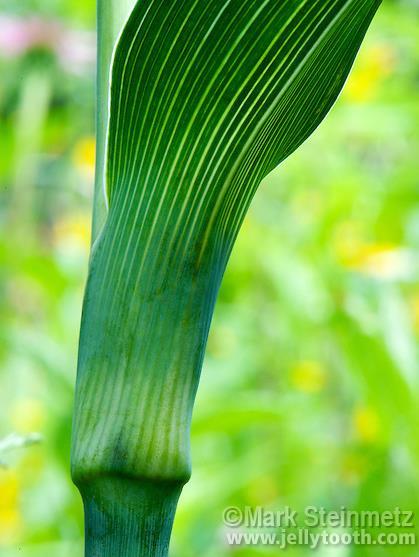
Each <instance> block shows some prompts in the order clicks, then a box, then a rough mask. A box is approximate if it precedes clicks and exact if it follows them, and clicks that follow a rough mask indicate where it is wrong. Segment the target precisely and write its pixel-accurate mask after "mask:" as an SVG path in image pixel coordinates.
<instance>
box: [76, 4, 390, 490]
mask: <svg viewBox="0 0 419 557" xmlns="http://www.w3.org/2000/svg"><path fill="white" fill-rule="evenodd" d="M379 3H380V2H379V0H207V1H206V2H202V1H200V0H176V1H175V0H173V1H171V2H168V1H167V0H143V1H140V2H137V4H136V5H135V7H134V9H133V11H132V13H131V15H130V17H129V19H128V21H127V23H126V25H125V27H124V29H123V31H122V33H121V35H120V38H119V41H118V44H117V46H116V49H115V52H114V59H113V66H112V73H111V76H112V77H111V89H110V113H109V124H108V133H107V156H106V162H105V164H106V166H105V167H104V169H105V171H106V198H107V204H108V213H107V216H106V221H105V224H104V225H103V228H102V229H101V231H100V233H99V235H98V237H97V239H96V241H95V244H94V246H93V250H92V255H91V261H90V269H89V278H88V284H87V289H86V295H85V302H84V310H83V319H82V329H81V339H80V354H79V368H78V380H77V394H76V410H75V421H74V436H73V440H74V443H73V475H74V477H75V480H76V481H79V482H82V481H83V480H84V479H86V478H88V477H91V476H95V475H103V474H113V475H115V474H116V475H118V474H119V475H129V476H141V477H147V478H167V479H170V480H176V479H178V480H179V481H184V480H186V479H187V477H188V476H189V473H190V463H189V429H190V419H191V413H192V406H193V401H194V397H195V392H196V389H197V386H198V381H199V375H200V371H201V366H202V360H203V356H204V350H205V345H206V341H207V335H208V330H209V327H210V322H211V317H212V313H213V308H214V304H215V301H216V296H217V292H218V289H219V286H220V283H221V280H222V276H223V273H224V270H225V267H226V264H227V261H228V258H229V255H230V253H231V250H232V246H233V244H234V241H235V238H236V236H237V234H238V231H239V229H240V225H241V223H242V221H243V218H244V216H245V214H246V211H247V209H248V207H249V204H250V202H251V200H252V197H253V195H254V194H255V192H256V189H257V187H258V185H259V184H260V182H261V180H262V179H263V178H264V177H265V176H266V175H267V174H268V173H269V172H270V171H271V170H272V169H273V168H275V167H276V166H277V165H278V164H279V163H280V162H281V161H283V160H284V159H285V158H286V157H288V156H289V155H290V154H291V153H292V152H293V151H294V150H295V149H296V148H297V147H298V146H299V145H300V144H301V143H302V142H303V141H304V140H305V139H306V138H307V137H308V136H309V135H310V134H311V133H312V132H313V130H314V129H315V128H316V127H317V126H318V124H319V123H320V122H321V121H322V119H323V118H324V117H325V115H326V114H327V112H328V111H329V109H330V108H331V106H332V104H333V103H334V102H335V100H336V98H337V96H338V94H339V92H340V90H341V88H342V86H343V84H344V82H345V79H346V77H347V75H348V73H349V71H350V68H351V66H352V64H353V61H354V58H355V55H356V53H357V51H358V48H359V46H360V44H361V41H362V39H363V37H364V34H365V32H366V30H367V28H368V26H369V24H370V21H371V19H372V17H373V15H374V13H375V11H376V9H377V8H378V5H379ZM321 155H322V154H321V153H319V156H321Z"/></svg>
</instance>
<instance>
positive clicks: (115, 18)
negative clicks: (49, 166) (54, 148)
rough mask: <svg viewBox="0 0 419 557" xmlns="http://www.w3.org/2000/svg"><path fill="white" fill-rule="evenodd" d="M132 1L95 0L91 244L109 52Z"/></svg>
mask: <svg viewBox="0 0 419 557" xmlns="http://www.w3.org/2000/svg"><path fill="white" fill-rule="evenodd" d="M134 4H135V0H97V72H96V103H97V106H96V172H95V189H94V198H93V218H92V223H93V224H92V243H93V242H94V241H95V239H96V238H97V236H98V234H99V232H100V230H101V229H102V227H103V225H104V223H105V221H106V215H107V212H108V210H107V207H106V201H105V195H104V191H105V157H106V133H107V129H108V119H109V78H110V72H111V61H112V53H113V51H114V48H115V44H116V41H117V38H118V36H119V34H120V33H121V31H122V28H123V26H124V23H125V22H126V20H127V18H128V15H129V13H130V11H131V9H132V7H133V5H134Z"/></svg>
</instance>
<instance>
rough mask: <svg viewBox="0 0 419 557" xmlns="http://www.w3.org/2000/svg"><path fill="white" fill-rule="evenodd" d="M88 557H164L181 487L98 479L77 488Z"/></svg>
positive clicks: (133, 480) (118, 479) (127, 480)
mask: <svg viewBox="0 0 419 557" xmlns="http://www.w3.org/2000/svg"><path fill="white" fill-rule="evenodd" d="M80 491H81V492H82V494H83V500H84V509H85V517H86V526H85V530H86V555H87V556H89V557H120V556H121V557H122V556H123V557H165V556H166V555H167V551H168V547H169V541H170V534H171V530H172V524H173V519H174V515H175V510H176V505H177V501H178V498H179V495H180V491H181V486H180V485H178V484H176V483H170V482H153V481H144V482H138V481H137V480H135V479H130V478H117V477H107V478H105V477H104V478H98V479H96V480H95V481H93V482H89V483H88V484H86V485H84V486H81V488H80Z"/></svg>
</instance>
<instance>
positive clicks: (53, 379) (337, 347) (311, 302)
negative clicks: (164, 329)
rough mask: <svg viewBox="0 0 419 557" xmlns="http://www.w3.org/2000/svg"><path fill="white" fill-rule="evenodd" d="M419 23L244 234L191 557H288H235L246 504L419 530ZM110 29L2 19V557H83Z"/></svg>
mask: <svg viewBox="0 0 419 557" xmlns="http://www.w3.org/2000/svg"><path fill="white" fill-rule="evenodd" d="M418 15H419V3H418V2H417V1H416V0H410V1H408V0H405V1H391V0H385V2H384V5H383V6H382V8H381V10H380V13H379V14H378V16H377V18H376V20H375V22H374V24H373V26H372V28H371V31H370V33H369V34H368V37H367V40H366V42H365V44H364V46H363V49H362V51H361V54H360V56H359V58H358V60H357V63H356V66H355V69H354V71H353V73H352V75H351V77H350V79H349V82H348V84H347V87H346V89H345V91H344V93H343V94H342V96H341V97H340V99H339V101H338V103H337V104H336V106H335V107H334V109H333V110H332V112H331V114H330V115H329V117H328V118H327V119H326V122H325V123H323V125H322V126H321V128H320V129H319V130H318V131H317V132H316V133H315V134H314V136H313V137H312V138H311V139H310V140H309V141H308V142H306V144H305V145H304V146H303V147H302V148H300V150H299V151H298V152H297V153H296V154H295V155H294V156H292V157H291V159H289V160H288V161H287V162H285V163H284V164H283V165H282V166H281V168H280V169H279V170H277V171H276V172H275V173H274V174H273V175H272V176H271V177H269V178H268V179H267V180H266V182H265V183H264V185H263V186H262V188H261V190H260V191H259V193H258V195H257V197H256V199H255V202H254V204H253V206H252V209H251V211H250V213H249V215H248V217H247V219H246V221H245V224H244V226H243V230H242V232H241V235H240V237H239V239H238V242H237V245H236V248H235V250H234V253H233V256H232V260H231V262H230V265H229V268H228V271H227V273H226V276H225V279H224V283H223V286H222V290H221V293H220V298H219V302H218V305H217V309H216V315H215V318H214V322H213V327H212V332H211V336H210V340H209V345H208V351H207V357H206V360H205V365H204V370H203V377H202V383H201V387H200V391H199V394H198V399H197V404H196V411H195V415H194V423H193V439H192V447H193V465H194V473H193V478H192V481H191V482H190V484H188V486H187V487H186V488H185V490H184V494H183V496H182V499H181V503H180V506H179V512H178V515H177V519H176V523H175V528H174V537H173V543H172V549H171V554H172V556H173V557H181V556H182V557H196V556H197V555H199V556H202V557H225V556H228V555H235V556H237V557H242V556H243V557H257V556H264V555H268V556H269V555H273V554H277V553H278V550H277V549H275V548H262V547H259V548H250V547H247V548H246V547H241V548H237V547H236V548H229V547H228V546H227V545H226V542H225V536H224V527H223V524H222V513H223V509H224V508H225V507H227V506H230V505H238V506H245V505H249V506H257V505H263V506H265V507H266V508H267V509H280V508H283V507H284V506H286V505H289V506H291V507H293V508H294V509H296V510H302V509H303V508H304V507H305V506H306V505H317V506H325V507H327V508H329V509H338V508H339V507H340V506H341V505H344V506H346V507H348V508H350V509H354V510H356V509H370V510H386V509H394V508H395V507H397V506H400V507H402V508H406V509H411V510H414V511H416V512H419V499H418V491H419V490H418V469H419V412H418V401H419V373H418V372H419V369H418V362H419V360H418V340H419V184H418V153H419V118H418V117H419V103H418V99H417V90H418V85H419V44H418V41H417V38H416V33H417V21H418ZM94 26H95V6H94V2H93V1H92V0H66V1H65V2H62V1H59V0H20V1H19V2H18V3H17V2H11V0H0V75H1V80H0V123H1V133H0V229H1V232H0V312H1V319H0V359H1V371H0V555H1V557H15V556H17V555H20V556H24V557H37V556H42V557H45V555H54V556H55V557H67V556H68V557H70V556H71V557H78V556H79V557H81V555H82V543H83V542H82V531H83V521H82V509H81V500H80V498H79V495H78V493H77V491H76V489H75V488H74V487H73V486H72V484H71V481H70V476H69V453H70V431H71V414H72V397H73V386H74V381H75V369H76V356H77V338H78V328H79V320H80V311H81V303H82V294H83V284H84V281H85V278H86V270H87V262H88V249H89V233H90V232H89V231H90V210H91V198H92V184H93V166H94V152H95V145H94V58H95V36H94ZM33 434H40V435H41V436H42V441H41V442H40V443H36V444H32V443H31V441H34V440H36V435H35V436H34V435H33ZM21 445H27V446H21ZM417 551H418V550H417V548H415V547H404V548H403V547H397V548H391V547H385V548H377V547H358V548H348V547H335V548H332V547H329V548H321V549H320V550H318V552H317V554H318V555H319V556H320V557H352V556H356V557H370V556H381V555H383V556H384V555H390V554H394V555H397V557H401V556H409V557H410V556H412V557H415V556H416V557H417V555H418V552H417ZM289 553H290V554H292V555H293V556H294V555H295V556H307V555H309V554H310V551H309V550H308V549H306V548H304V547H300V548H297V549H294V550H292V551H289Z"/></svg>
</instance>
